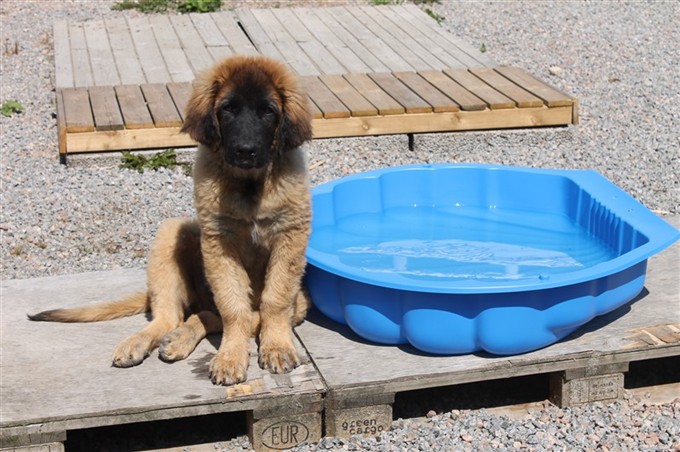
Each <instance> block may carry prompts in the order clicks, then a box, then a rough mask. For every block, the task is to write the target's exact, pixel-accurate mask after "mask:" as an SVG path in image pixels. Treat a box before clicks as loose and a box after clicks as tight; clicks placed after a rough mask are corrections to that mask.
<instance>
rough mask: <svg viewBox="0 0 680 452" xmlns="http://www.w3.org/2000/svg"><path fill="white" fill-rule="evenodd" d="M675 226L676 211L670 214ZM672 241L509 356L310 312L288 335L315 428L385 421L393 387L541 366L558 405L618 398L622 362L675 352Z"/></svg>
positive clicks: (365, 426)
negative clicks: (568, 324)
mask: <svg viewBox="0 0 680 452" xmlns="http://www.w3.org/2000/svg"><path fill="white" fill-rule="evenodd" d="M673 223H674V224H675V225H676V226H680V217H677V216H676V217H673ZM678 274H680V243H676V244H675V245H673V247H671V248H670V249H668V250H666V251H664V252H662V253H660V254H659V255H657V256H654V257H653V258H652V259H650V262H649V265H648V271H647V280H646V283H645V289H644V290H643V292H642V293H641V294H640V295H639V296H638V297H637V298H636V299H635V300H634V301H633V302H631V303H630V304H627V305H625V306H623V307H621V308H619V309H617V310H615V311H613V312H611V313H609V314H607V315H604V316H601V317H598V318H596V319H594V320H593V321H591V322H590V323H588V324H587V325H585V326H584V327H582V328H580V329H579V330H577V331H576V332H575V333H574V334H572V335H571V336H569V337H567V338H565V339H564V340H562V341H560V342H558V343H556V344H554V345H551V346H549V347H546V348H544V349H541V350H537V351H534V352H531V353H526V354H523V355H518V356H508V357H498V356H491V355H489V354H486V353H476V354H470V355H462V356H451V357H444V356H431V355H427V354H424V353H421V352H419V351H417V350H415V349H414V348H412V347H410V346H403V347H394V346H380V345H375V344H371V343H368V342H367V341H365V340H363V339H361V338H360V337H358V336H357V335H356V334H354V333H353V332H352V331H351V330H350V329H349V328H348V327H346V326H343V325H340V324H338V323H335V322H333V321H331V320H329V319H327V318H325V317H323V316H322V315H321V314H319V313H318V311H314V313H313V314H312V315H311V316H310V317H309V318H308V321H306V322H305V323H303V324H302V325H301V326H300V327H299V328H298V329H297V334H298V336H299V338H300V340H301V341H302V343H304V344H305V347H306V349H307V351H308V353H309V355H310V357H311V358H312V360H313V362H314V363H315V364H316V367H317V369H318V371H319V373H320V374H321V376H322V378H323V380H324V382H325V384H326V394H325V398H324V419H325V434H326V435H331V436H351V435H353V434H357V433H368V434H374V433H376V432H380V431H382V430H386V429H389V428H390V425H391V423H392V404H393V402H394V398H395V395H396V394H397V393H401V392H408V391H414V390H419V389H425V388H436V387H443V386H450V385H457V384H463V383H473V382H480V381H487V380H497V379H504V378H511V377H519V376H528V375H536V374H548V378H549V381H550V398H551V400H552V401H553V402H554V403H556V404H558V405H560V406H572V405H581V404H585V403H589V402H594V401H611V400H615V399H618V398H621V397H622V394H623V383H624V373H625V372H627V371H628V365H629V363H631V362H635V361H642V360H648V359H654V358H665V357H675V356H680V309H678V306H680V286H679V285H678V282H677V275H678Z"/></svg>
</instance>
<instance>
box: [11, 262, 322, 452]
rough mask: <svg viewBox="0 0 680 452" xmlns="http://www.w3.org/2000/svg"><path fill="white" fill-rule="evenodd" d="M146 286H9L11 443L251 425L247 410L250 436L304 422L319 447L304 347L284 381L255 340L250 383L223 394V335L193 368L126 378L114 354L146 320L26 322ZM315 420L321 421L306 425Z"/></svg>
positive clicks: (160, 368) (155, 367)
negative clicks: (232, 417)
mask: <svg viewBox="0 0 680 452" xmlns="http://www.w3.org/2000/svg"><path fill="white" fill-rule="evenodd" d="M144 287H145V271H144V270H143V269H132V270H129V269H128V270H119V271H110V272H93V273H85V274H77V275H66V276H56V277H48V278H36V279H32V280H15V281H3V303H2V307H1V309H2V313H1V314H2V315H0V319H1V322H2V324H1V328H2V331H3V337H4V335H5V334H6V335H7V337H11V338H12V340H11V341H4V340H3V344H2V353H3V361H2V363H0V371H1V372H2V376H3V378H2V381H1V382H0V387H1V391H2V395H3V399H2V410H3V416H2V420H0V436H1V437H2V438H3V442H4V440H5V439H7V438H12V437H22V436H23V437H27V436H31V435H34V436H35V437H37V438H42V437H46V436H48V435H50V434H52V433H57V434H59V433H62V436H61V438H63V437H64V436H63V432H65V431H68V430H73V429H81V428H92V427H100V426H107V425H118V424H127V423H135V422H147V421H153V420H164V419H173V418H180V417H189V416H200V415H207V414H213V413H223V412H244V413H243V414H244V417H246V413H245V412H246V411H250V412H252V419H251V421H250V422H249V427H251V428H253V429H255V430H257V429H258V428H259V431H260V433H263V432H262V431H263V430H264V429H265V428H266V426H267V422H266V420H267V419H272V420H276V421H278V422H282V421H283V422H282V424H279V425H286V423H285V419H284V420H281V419H279V418H280V417H285V418H287V419H289V420H291V421H297V422H299V423H300V428H308V429H310V430H312V429H313V428H318V431H317V433H316V435H311V432H310V438H309V439H310V440H311V441H316V440H318V439H319V437H320V434H321V432H320V426H321V417H320V411H321V410H322V395H323V393H324V386H323V382H322V381H321V380H320V378H319V375H318V373H317V372H316V371H315V369H314V366H313V364H312V363H311V362H310V360H309V357H308V356H307V355H306V353H305V352H304V349H303V348H302V346H301V344H300V342H299V341H298V340H297V339H295V340H294V342H295V347H296V348H297V350H298V352H299V354H300V357H301V360H302V364H301V366H300V367H298V368H296V369H295V370H294V371H292V372H291V373H289V374H286V375H282V376H278V375H273V374H270V373H269V372H267V371H264V370H262V369H260V367H259V366H258V364H257V346H256V344H255V341H254V340H253V341H251V344H250V346H251V354H250V363H249V364H250V365H249V368H248V380H247V381H246V382H244V383H242V384H240V385H235V386H230V387H224V386H215V385H213V384H212V383H211V382H210V379H209V376H208V368H209V363H210V359H211V358H212V357H213V356H214V354H215V350H216V348H215V347H216V344H218V343H219V335H216V336H210V337H209V338H208V339H206V340H204V341H202V342H201V343H200V344H199V346H198V347H197V348H196V350H195V351H194V352H193V353H192V354H191V356H189V358H188V359H186V360H184V361H179V362H176V363H172V364H168V363H165V362H163V361H161V360H160V359H158V357H157V353H156V352H154V355H153V356H151V357H149V358H147V359H146V360H145V361H144V363H142V364H141V365H139V366H135V367H132V368H127V369H119V368H115V367H112V366H111V361H110V359H111V352H112V350H113V349H114V348H115V347H116V345H117V344H118V343H119V342H120V341H121V340H123V339H124V338H125V337H128V336H129V335H131V334H133V333H135V332H137V331H139V330H140V329H142V328H143V327H144V326H146V325H147V324H148V319H147V318H146V317H145V316H143V315H138V316H133V317H128V318H124V319H118V320H115V321H111V322H99V323H90V324H57V323H36V322H31V321H29V320H28V319H27V318H26V313H27V312H37V311H40V310H44V309H48V308H51V307H56V306H67V307H68V306H75V305H82V304H90V303H94V302H97V301H100V300H103V299H109V298H111V297H114V298H115V297H119V296H123V295H126V294H129V293H130V291H137V290H144ZM93 338H96V340H93ZM215 341H217V342H215ZM35 369H40V370H41V371H40V372H36V371H35ZM27 387H30V391H26V389H25V388H27ZM168 388H172V390H168ZM121 394H124V395H125V396H124V397H121ZM313 413H315V414H316V422H312V421H313V420H312V421H309V420H305V419H304V418H303V416H307V415H310V414H313ZM261 421H265V422H261ZM268 425H271V422H270V423H269V424H268ZM300 433H301V432H300ZM261 439H262V443H259V444H258V443H251V444H252V446H253V447H255V448H256V449H257V450H266V448H265V447H263V446H266V439H267V438H266V437H265V438H261ZM251 440H252V438H251ZM298 440H302V434H300V435H298ZM294 445H295V444H290V446H294Z"/></svg>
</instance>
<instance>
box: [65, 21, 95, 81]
mask: <svg viewBox="0 0 680 452" xmlns="http://www.w3.org/2000/svg"><path fill="white" fill-rule="evenodd" d="M69 44H70V46H71V60H72V63H73V67H74V68H77V70H75V69H74V72H73V86H74V87H76V88H78V87H85V86H93V85H94V76H93V75H92V69H91V67H90V56H89V55H88V53H87V42H86V41H85V30H84V26H83V24H82V23H72V24H70V25H69Z"/></svg>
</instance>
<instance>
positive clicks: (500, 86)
mask: <svg viewBox="0 0 680 452" xmlns="http://www.w3.org/2000/svg"><path fill="white" fill-rule="evenodd" d="M470 72H471V73H472V74H473V75H475V76H477V77H478V78H480V79H481V80H483V81H484V82H485V83H487V84H488V85H490V86H493V88H494V89H495V90H496V91H499V92H501V93H503V94H504V95H506V96H507V97H509V98H510V99H512V100H513V101H515V103H516V104H517V106H518V107H519V108H527V107H540V106H541V105H543V101H542V100H541V99H539V98H538V97H536V96H534V95H533V94H531V93H530V92H528V91H526V90H524V89H522V88H520V87H519V86H518V85H516V84H515V83H513V82H511V81H510V80H508V79H507V78H505V77H503V76H502V75H500V74H499V73H498V72H496V71H494V70H493V69H492V68H471V69H470Z"/></svg>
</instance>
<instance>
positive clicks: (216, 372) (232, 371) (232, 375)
mask: <svg viewBox="0 0 680 452" xmlns="http://www.w3.org/2000/svg"><path fill="white" fill-rule="evenodd" d="M247 370H248V353H247V352H246V353H245V357H244V356H241V357H239V358H237V357H236V355H232V354H230V353H224V352H219V351H218V352H217V355H215V357H214V358H213V359H212V361H210V380H211V381H212V382H213V384H216V385H224V386H228V385H233V384H236V383H242V382H244V381H246V377H247Z"/></svg>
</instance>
